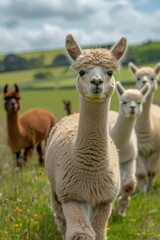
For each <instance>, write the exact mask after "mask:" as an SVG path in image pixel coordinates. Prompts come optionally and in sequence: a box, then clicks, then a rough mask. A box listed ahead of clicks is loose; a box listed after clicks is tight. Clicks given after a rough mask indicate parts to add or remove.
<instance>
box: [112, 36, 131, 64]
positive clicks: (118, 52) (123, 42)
mask: <svg viewBox="0 0 160 240" xmlns="http://www.w3.org/2000/svg"><path fill="white" fill-rule="evenodd" d="M126 49H127V39H126V38H124V37H122V38H121V39H120V40H119V42H118V43H117V44H116V45H115V46H113V47H112V48H111V53H112V54H113V55H114V57H115V58H116V59H117V60H120V59H121V58H122V56H123V55H124V54H125V51H126Z"/></svg>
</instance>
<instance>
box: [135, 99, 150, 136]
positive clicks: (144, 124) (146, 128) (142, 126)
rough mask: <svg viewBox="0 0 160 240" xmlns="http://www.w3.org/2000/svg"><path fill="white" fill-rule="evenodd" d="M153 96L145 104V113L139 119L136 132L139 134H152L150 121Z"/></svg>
mask: <svg viewBox="0 0 160 240" xmlns="http://www.w3.org/2000/svg"><path fill="white" fill-rule="evenodd" d="M152 99H153V95H149V96H148V98H147V99H146V102H145V103H144V104H143V112H142V113H141V115H140V116H139V117H138V118H137V121H136V131H137V132H141V133H142V132H145V133H150V132H151V120H150V108H151V103H152Z"/></svg>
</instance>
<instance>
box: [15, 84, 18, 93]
mask: <svg viewBox="0 0 160 240" xmlns="http://www.w3.org/2000/svg"><path fill="white" fill-rule="evenodd" d="M14 87H15V92H17V93H18V92H19V87H18V85H17V84H16V83H15V84H14Z"/></svg>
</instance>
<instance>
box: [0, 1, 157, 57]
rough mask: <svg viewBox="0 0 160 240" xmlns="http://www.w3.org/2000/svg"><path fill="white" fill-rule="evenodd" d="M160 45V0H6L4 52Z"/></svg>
mask: <svg viewBox="0 0 160 240" xmlns="http://www.w3.org/2000/svg"><path fill="white" fill-rule="evenodd" d="M68 33H71V34H72V35H73V36H74V37H75V39H76V40H77V42H78V43H79V44H80V45H81V46H85V45H93V46H95V45H98V46H99V45H104V44H110V43H116V42H117V41H118V40H119V39H120V38H121V37H122V36H125V37H126V38H127V39H128V44H129V45H131V44H140V43H143V42H146V41H148V40H153V41H160V0H91V1H89V0H0V53H10V52H26V51H38V50H46V49H56V48H64V47H65V37H66V35H67V34H68Z"/></svg>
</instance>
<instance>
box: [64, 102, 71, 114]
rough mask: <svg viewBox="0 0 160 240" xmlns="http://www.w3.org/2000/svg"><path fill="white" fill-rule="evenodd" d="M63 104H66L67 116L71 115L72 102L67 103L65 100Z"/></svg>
mask: <svg viewBox="0 0 160 240" xmlns="http://www.w3.org/2000/svg"><path fill="white" fill-rule="evenodd" d="M63 104H64V109H65V110H66V111H67V114H68V115H70V114H71V112H72V110H71V101H66V100H63Z"/></svg>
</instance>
